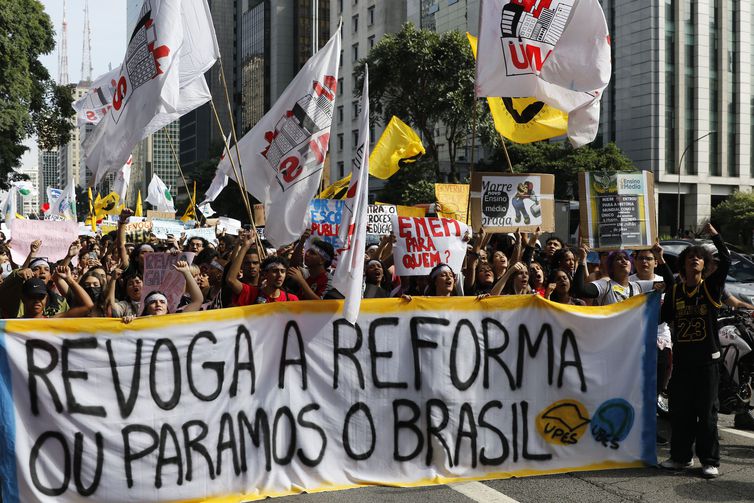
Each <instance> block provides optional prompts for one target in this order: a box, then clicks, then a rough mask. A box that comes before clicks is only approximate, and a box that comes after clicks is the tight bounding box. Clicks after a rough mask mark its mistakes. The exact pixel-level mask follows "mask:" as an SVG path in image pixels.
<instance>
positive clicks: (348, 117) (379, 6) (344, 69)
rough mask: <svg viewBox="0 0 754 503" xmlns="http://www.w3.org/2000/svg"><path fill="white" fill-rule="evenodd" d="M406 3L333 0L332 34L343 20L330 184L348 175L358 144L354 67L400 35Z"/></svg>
mask: <svg viewBox="0 0 754 503" xmlns="http://www.w3.org/2000/svg"><path fill="white" fill-rule="evenodd" d="M407 3H408V2H407V1H406V0H382V1H377V0H367V1H363V0H362V1H361V2H359V1H357V0H334V1H333V4H332V5H331V10H330V29H331V30H332V31H333V32H335V30H337V29H338V25H339V23H340V20H341V19H342V20H343V32H342V33H343V39H342V44H341V53H340V68H339V76H338V98H337V101H336V103H335V116H334V117H333V125H332V133H331V136H330V177H331V179H332V180H337V179H340V178H342V177H343V176H345V175H346V174H348V173H350V171H351V160H352V159H353V158H354V154H355V151H356V145H357V143H358V141H359V122H358V118H359V98H357V96H356V92H357V81H356V75H355V73H354V72H355V70H356V66H357V65H358V63H359V61H360V60H361V59H364V58H366V56H367V54H369V51H370V50H371V49H372V47H374V46H375V44H376V43H377V42H378V41H379V40H380V39H381V38H382V37H383V36H385V35H386V34H389V33H396V32H398V31H400V29H401V27H402V26H403V24H404V23H405V22H406V20H407ZM383 126H384V124H383V125H381V126H380V127H374V128H373V130H372V131H371V138H370V139H371V141H372V142H374V141H376V139H377V138H379V135H380V134H381V133H382V130H383Z"/></svg>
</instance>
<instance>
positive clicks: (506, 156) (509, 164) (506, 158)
mask: <svg viewBox="0 0 754 503" xmlns="http://www.w3.org/2000/svg"><path fill="white" fill-rule="evenodd" d="M500 140H501V141H502V142H503V153H504V154H505V160H506V161H508V171H509V172H511V173H513V165H512V164H511V158H510V156H508V147H506V146H505V137H504V136H503V135H500Z"/></svg>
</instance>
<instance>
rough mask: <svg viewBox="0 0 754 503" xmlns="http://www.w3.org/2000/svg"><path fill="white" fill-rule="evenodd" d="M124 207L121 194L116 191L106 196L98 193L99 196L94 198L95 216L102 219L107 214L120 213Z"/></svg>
mask: <svg viewBox="0 0 754 503" xmlns="http://www.w3.org/2000/svg"><path fill="white" fill-rule="evenodd" d="M123 208H124V206H123V204H121V202H120V196H119V195H118V194H117V193H116V192H110V193H109V194H108V195H106V196H105V197H100V195H99V194H97V198H96V199H95V200H94V217H95V218H96V219H97V220H101V219H102V218H104V217H105V216H106V215H119V214H120V212H121V211H123Z"/></svg>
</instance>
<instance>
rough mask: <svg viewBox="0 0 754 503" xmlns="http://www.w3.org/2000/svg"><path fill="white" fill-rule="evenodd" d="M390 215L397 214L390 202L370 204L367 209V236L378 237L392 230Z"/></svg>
mask: <svg viewBox="0 0 754 503" xmlns="http://www.w3.org/2000/svg"><path fill="white" fill-rule="evenodd" d="M390 215H397V211H396V208H395V206H394V205H392V204H370V205H369V207H368V209H367V236H372V239H375V238H376V239H379V237H380V236H387V235H388V234H390V233H391V232H392V231H393V226H392V225H390Z"/></svg>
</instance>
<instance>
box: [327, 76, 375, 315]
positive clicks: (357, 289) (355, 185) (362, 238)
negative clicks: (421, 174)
mask: <svg viewBox="0 0 754 503" xmlns="http://www.w3.org/2000/svg"><path fill="white" fill-rule="evenodd" d="M358 146H359V147H358V149H357V150H356V157H355V158H354V159H353V161H352V167H351V182H350V183H349V185H348V192H346V197H345V199H344V204H343V216H342V217H341V220H340V231H339V233H338V234H339V235H338V238H339V241H340V242H342V243H343V249H342V250H338V251H340V252H341V253H340V257H339V258H338V265H337V266H336V267H335V273H334V274H333V286H334V287H335V288H336V289H337V290H338V291H339V292H340V293H342V294H343V296H344V297H345V302H344V303H343V317H344V318H345V319H346V320H348V321H349V322H351V323H355V322H356V318H358V316H359V308H360V306H361V287H362V283H363V280H364V253H365V251H366V239H367V220H368V217H367V210H368V208H369V200H368V197H369V68H368V67H365V71H364V87H363V90H362V93H361V115H360V117H359V143H358Z"/></svg>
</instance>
